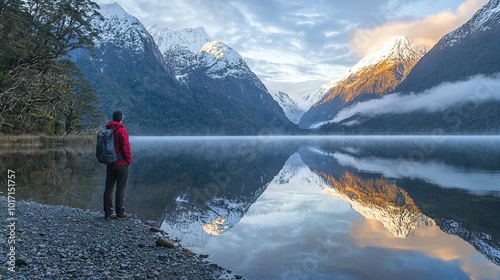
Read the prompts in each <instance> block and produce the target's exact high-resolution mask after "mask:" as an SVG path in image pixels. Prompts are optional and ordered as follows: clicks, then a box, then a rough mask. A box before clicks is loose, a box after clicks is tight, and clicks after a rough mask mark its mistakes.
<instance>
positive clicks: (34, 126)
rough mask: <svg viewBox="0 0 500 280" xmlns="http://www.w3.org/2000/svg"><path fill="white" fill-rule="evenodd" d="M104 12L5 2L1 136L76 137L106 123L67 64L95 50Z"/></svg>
mask: <svg viewBox="0 0 500 280" xmlns="http://www.w3.org/2000/svg"><path fill="white" fill-rule="evenodd" d="M98 9H99V6H98V5H97V4H96V3H94V2H92V1H89V0H79V1H75V0H56V1H54V0H26V1H20V0H7V1H5V0H3V1H1V2H0V104H1V106H0V116H1V119H0V120H1V121H2V123H1V126H0V133H16V134H17V133H48V134H66V133H74V132H78V131H82V130H86V129H89V128H92V123H93V121H91V120H93V119H99V118H102V115H101V114H100V113H99V112H98V111H97V110H96V109H95V105H96V103H97V102H96V100H95V99H96V93H95V91H94V90H93V89H92V88H91V87H89V85H88V82H87V81H86V80H85V78H84V77H83V75H82V74H81V73H80V71H79V70H78V68H77V67H76V66H75V65H74V64H73V63H72V62H70V61H69V60H68V59H67V58H68V57H67V56H68V53H69V52H70V51H72V50H75V49H79V48H85V49H90V48H92V46H93V43H92V39H93V38H94V37H95V36H97V34H98V30H96V29H95V28H94V27H93V26H92V24H91V21H92V20H95V19H99V18H101V15H100V14H99V12H98ZM86 125H90V127H87V126H86Z"/></svg>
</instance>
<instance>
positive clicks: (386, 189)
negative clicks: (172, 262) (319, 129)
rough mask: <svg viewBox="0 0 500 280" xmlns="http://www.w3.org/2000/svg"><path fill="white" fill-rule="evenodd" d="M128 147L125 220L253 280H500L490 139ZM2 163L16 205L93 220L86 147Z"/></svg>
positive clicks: (206, 141) (496, 168) (94, 198)
mask: <svg viewBox="0 0 500 280" xmlns="http://www.w3.org/2000/svg"><path fill="white" fill-rule="evenodd" d="M131 142H132V149H133V151H134V164H133V166H132V169H131V175H130V185H129V189H128V191H127V198H126V200H127V209H128V211H130V212H132V213H134V214H136V215H137V216H138V217H139V218H141V219H144V220H155V221H157V224H158V226H161V227H162V228H163V229H165V230H166V231H168V232H169V233H170V235H171V236H172V237H174V238H179V239H180V240H181V241H182V243H183V244H184V245H185V246H188V247H191V248H193V250H194V251H195V252H198V253H207V254H209V255H210V259H209V260H211V261H214V262H217V263H218V264H220V265H223V266H224V267H228V268H230V269H232V270H233V271H235V272H236V273H240V274H242V275H244V276H245V277H248V278H249V279H294V278H295V279H332V278H333V279H336V278H339V279H372V278H383V279H401V278H405V279H446V278H447V279H469V278H475V279H498V278H499V277H500V267H499V265H500V225H499V224H498V223H497V221H498V220H500V203H499V202H500V186H499V182H500V180H499V179H500V160H498V159H499V158H500V145H499V144H500V138H477V139H472V138H454V137H451V138H450V137H446V138H422V137H415V138H410V137H396V138H384V137H375V138H366V137H347V138H343V137H333V138H327V137H323V138H292V139H288V138H283V137H278V138H265V137H255V138H243V137H231V138H220V137H213V138H176V137H174V138H161V137H156V138H144V137H133V138H132V139H131ZM0 155H1V157H2V163H1V165H3V166H2V167H3V168H11V169H12V166H14V167H15V168H17V169H18V170H19V172H18V171H16V174H17V173H20V174H24V175H22V176H20V177H19V180H20V181H19V182H18V186H19V190H20V191H19V193H18V196H19V199H23V198H25V199H26V198H28V199H34V200H36V201H40V202H42V203H49V204H67V205H70V206H76V207H82V208H90V209H92V210H97V211H98V210H100V209H101V203H102V200H101V196H102V189H103V182H104V168H103V166H102V165H99V164H98V163H97V162H96V161H95V160H94V155H93V147H88V148H87V149H84V148H81V147H80V148H79V150H74V149H67V148H66V149H51V150H38V151H37V152H36V153H31V152H30V153H26V152H19V151H17V152H16V151H8V152H5V151H3V152H1V153H0Z"/></svg>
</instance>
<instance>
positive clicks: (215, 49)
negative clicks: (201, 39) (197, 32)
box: [200, 41, 242, 64]
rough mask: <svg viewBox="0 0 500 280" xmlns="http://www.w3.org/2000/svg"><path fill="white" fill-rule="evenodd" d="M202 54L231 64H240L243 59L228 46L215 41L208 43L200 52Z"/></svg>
mask: <svg viewBox="0 0 500 280" xmlns="http://www.w3.org/2000/svg"><path fill="white" fill-rule="evenodd" d="M200 52H201V53H207V54H211V55H213V56H214V57H215V59H217V60H225V61H227V62H228V63H230V64H233V63H239V62H240V61H241V60H242V58H241V56H240V55H239V54H238V53H237V52H235V51H234V50H233V49H232V48H230V47H229V46H228V45H226V44H224V43H222V42H221V41H213V42H208V43H206V44H205V45H204V46H203V47H202V48H201V50H200Z"/></svg>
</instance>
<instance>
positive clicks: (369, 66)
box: [299, 37, 425, 128]
mask: <svg viewBox="0 0 500 280" xmlns="http://www.w3.org/2000/svg"><path fill="white" fill-rule="evenodd" d="M424 53H425V50H424V49H423V48H421V47H419V46H417V45H415V44H413V43H412V42H411V41H410V40H409V39H407V38H406V37H396V38H394V39H393V40H391V41H390V42H388V43H387V44H386V45H385V46H384V47H383V48H382V50H380V51H379V52H377V53H374V54H371V55H368V56H366V57H364V58H363V59H362V60H361V61H360V62H359V63H357V64H356V65H355V66H354V67H352V68H351V69H350V70H349V73H348V74H347V75H346V76H344V77H343V78H341V79H340V80H338V81H331V82H330V83H329V84H326V85H324V86H322V87H321V89H320V90H319V91H318V93H317V94H316V95H321V94H323V93H324V96H323V98H322V99H321V100H319V101H318V102H316V103H315V104H314V105H313V106H312V107H311V108H310V109H309V110H308V111H307V112H306V113H305V114H304V116H303V117H302V118H301V120H300V122H299V126H300V127H301V128H311V127H314V126H315V125H318V124H322V123H324V122H328V121H330V120H332V119H333V117H335V115H336V114H337V113H338V112H340V111H341V110H342V109H343V108H346V107H349V106H351V105H353V104H355V103H358V102H361V101H365V100H370V99H374V98H379V97H381V96H384V95H386V94H388V93H392V92H393V91H394V89H395V88H396V86H398V85H399V83H401V81H403V80H404V79H405V78H406V76H407V75H408V73H409V72H410V70H411V69H412V68H413V66H414V65H415V64H416V63H417V62H418V61H419V60H420V59H421V58H422V56H423V55H424Z"/></svg>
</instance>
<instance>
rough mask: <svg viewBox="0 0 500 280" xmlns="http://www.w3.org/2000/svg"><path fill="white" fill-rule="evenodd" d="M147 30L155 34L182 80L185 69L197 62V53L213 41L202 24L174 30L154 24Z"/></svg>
mask: <svg viewBox="0 0 500 280" xmlns="http://www.w3.org/2000/svg"><path fill="white" fill-rule="evenodd" d="M147 30H148V31H149V33H150V34H151V36H153V38H154V40H155V42H156V44H157V45H158V47H159V49H160V51H161V52H162V54H163V56H164V57H165V60H166V61H168V62H169V63H170V64H171V65H172V66H173V67H174V70H175V72H176V76H177V78H178V79H179V80H182V76H183V74H185V73H184V70H185V69H188V68H189V67H191V66H193V65H195V64H196V63H197V61H196V54H197V53H198V52H199V51H200V50H201V48H202V47H203V46H204V45H205V44H206V43H208V42H210V41H211V40H210V38H209V36H208V34H207V33H206V31H205V29H204V28H203V27H201V26H200V27H197V28H183V29H179V30H175V31H174V30H170V29H168V28H167V27H159V26H157V25H153V26H150V27H148V29H147Z"/></svg>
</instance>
